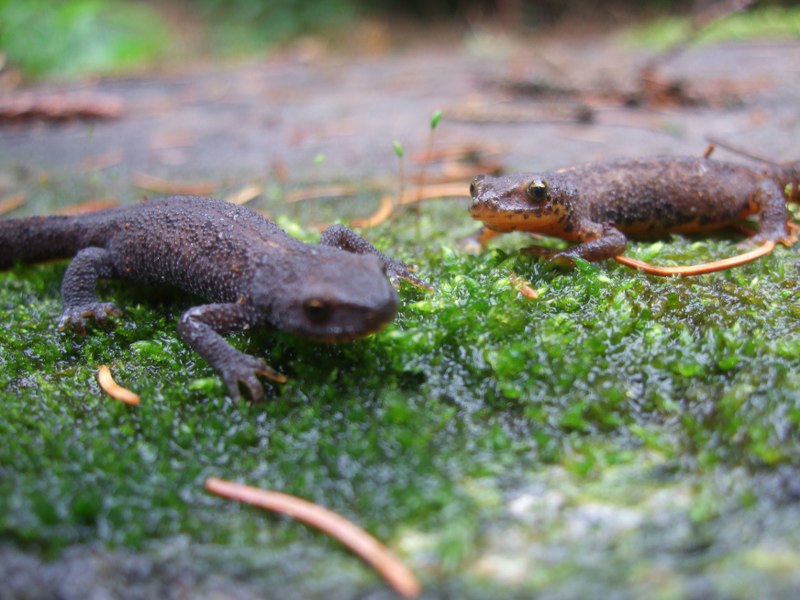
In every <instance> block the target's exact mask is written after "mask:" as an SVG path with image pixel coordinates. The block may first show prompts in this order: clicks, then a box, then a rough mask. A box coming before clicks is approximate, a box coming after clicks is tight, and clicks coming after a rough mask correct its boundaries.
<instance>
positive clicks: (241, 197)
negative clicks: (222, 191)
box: [225, 183, 263, 205]
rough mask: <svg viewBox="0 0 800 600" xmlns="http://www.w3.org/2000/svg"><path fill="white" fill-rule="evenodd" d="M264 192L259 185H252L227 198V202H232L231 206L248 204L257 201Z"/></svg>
mask: <svg viewBox="0 0 800 600" xmlns="http://www.w3.org/2000/svg"><path fill="white" fill-rule="evenodd" d="M262 192H263V190H262V189H261V186H260V185H258V184H257V183H251V184H250V185H246V186H244V187H243V188H242V189H240V190H239V191H238V192H234V193H233V194H231V195H229V196H228V197H227V198H225V201H226V202H230V203H231V204H239V205H241V204H247V203H248V202H250V201H251V200H255V199H256V198H258V197H259V196H260V195H261V194H262Z"/></svg>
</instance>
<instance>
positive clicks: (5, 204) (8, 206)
mask: <svg viewBox="0 0 800 600" xmlns="http://www.w3.org/2000/svg"><path fill="white" fill-rule="evenodd" d="M23 204H25V195H24V194H12V195H11V196H7V197H5V198H3V199H2V200H0V215H4V214H6V213H10V212H11V211H12V210H16V209H18V208H19V207H20V206H22V205H23Z"/></svg>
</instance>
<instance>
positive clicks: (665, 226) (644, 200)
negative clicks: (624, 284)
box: [470, 157, 800, 264]
mask: <svg viewBox="0 0 800 600" xmlns="http://www.w3.org/2000/svg"><path fill="white" fill-rule="evenodd" d="M798 184H800V162H797V163H793V164H791V165H786V166H779V165H776V166H763V167H761V168H751V167H747V166H744V165H739V164H734V163H728V162H722V161H717V160H711V159H708V158H676V157H656V158H650V159H641V160H636V159H629V160H614V161H609V162H594V163H586V164H581V165H577V166H573V167H569V168H566V169H559V170H556V171H550V172H546V173H539V174H533V173H523V174H516V175H507V176H503V177H489V176H485V175H481V176H478V177H477V178H476V179H475V180H474V181H473V182H472V185H471V188H470V193H471V195H472V198H473V203H472V206H471V207H470V213H471V214H472V217H473V218H475V219H477V220H480V221H482V222H483V223H484V225H485V226H486V228H487V229H488V230H489V232H490V233H489V235H488V236H485V237H490V236H491V235H492V234H494V233H504V232H509V231H527V232H536V233H543V234H547V235H552V236H555V237H559V238H562V239H565V240H568V241H571V242H577V244H576V245H574V246H572V247H570V248H567V249H565V250H548V249H544V248H539V247H533V248H532V249H529V251H530V252H533V253H537V254H543V255H545V256H548V257H549V258H551V259H552V260H554V261H556V262H558V263H561V264H572V263H574V259H575V258H582V259H585V260H588V261H598V260H602V259H606V258H612V257H614V256H618V255H620V254H622V252H623V251H624V250H625V247H626V245H627V238H628V236H632V237H657V236H662V235H664V234H667V233H688V232H706V231H711V230H714V229H719V228H722V227H726V226H729V225H732V224H734V223H737V222H739V221H741V220H742V219H744V218H746V217H748V216H750V215H754V214H757V213H758V214H760V226H759V231H758V233H757V234H756V235H755V236H753V237H752V238H751V239H750V241H751V242H754V243H755V242H762V241H767V240H770V241H774V242H778V241H786V240H787V239H788V230H787V224H786V222H787V210H786V200H787V198H786V194H785V191H784V190H785V189H786V188H787V186H791V188H790V189H791V191H790V196H791V195H794V197H797V196H798Z"/></svg>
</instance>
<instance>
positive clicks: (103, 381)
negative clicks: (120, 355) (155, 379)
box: [97, 365, 139, 406]
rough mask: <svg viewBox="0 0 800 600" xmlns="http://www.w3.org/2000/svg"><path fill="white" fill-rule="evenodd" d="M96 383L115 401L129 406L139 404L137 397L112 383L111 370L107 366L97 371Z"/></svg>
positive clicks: (114, 382)
mask: <svg viewBox="0 0 800 600" xmlns="http://www.w3.org/2000/svg"><path fill="white" fill-rule="evenodd" d="M97 383H99V384H100V389H102V390H103V391H104V392H105V393H106V394H108V395H109V396H111V397H112V398H114V399H115V400H119V401H120V402H124V403H125V404H129V405H131V406H136V405H137V404H139V396H138V395H136V394H134V393H133V392H132V391H130V390H128V389H125V388H124V387H122V386H121V385H119V384H118V383H117V382H116V381H114V378H113V377H112V376H111V369H109V368H108V366H107V365H103V366H101V367H100V368H99V369H98V370H97Z"/></svg>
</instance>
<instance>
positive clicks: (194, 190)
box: [132, 173, 217, 196]
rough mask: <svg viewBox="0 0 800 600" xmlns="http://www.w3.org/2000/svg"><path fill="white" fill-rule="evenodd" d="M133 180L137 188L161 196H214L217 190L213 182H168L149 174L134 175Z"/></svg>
mask: <svg viewBox="0 0 800 600" xmlns="http://www.w3.org/2000/svg"><path fill="white" fill-rule="evenodd" d="M132 180H133V184H134V185H135V186H136V187H138V188H142V189H143V190H150V191H153V192H158V193H159V194H188V195H190V196H207V195H209V194H213V193H214V192H215V191H216V189H217V184H216V183H214V182H213V181H185V182H180V181H168V180H166V179H161V178H160V177H155V176H153V175H148V174H147V173H134V174H133V176H132Z"/></svg>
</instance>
